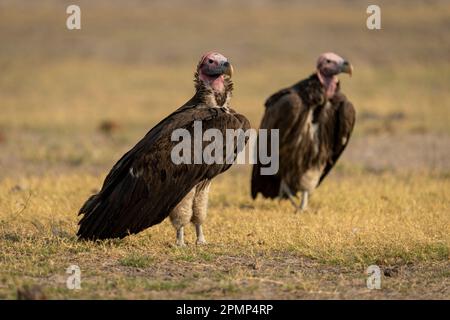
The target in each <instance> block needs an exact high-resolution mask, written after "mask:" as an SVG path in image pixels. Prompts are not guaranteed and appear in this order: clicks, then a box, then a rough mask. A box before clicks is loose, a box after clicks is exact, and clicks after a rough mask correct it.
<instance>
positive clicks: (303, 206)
mask: <svg viewBox="0 0 450 320" xmlns="http://www.w3.org/2000/svg"><path fill="white" fill-rule="evenodd" d="M308 198H309V192H308V191H303V196H302V202H301V203H300V210H301V211H305V210H306V209H307V208H308Z"/></svg>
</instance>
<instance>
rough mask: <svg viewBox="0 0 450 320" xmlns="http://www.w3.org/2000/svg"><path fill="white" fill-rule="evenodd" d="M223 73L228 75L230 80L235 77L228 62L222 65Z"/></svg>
mask: <svg viewBox="0 0 450 320" xmlns="http://www.w3.org/2000/svg"><path fill="white" fill-rule="evenodd" d="M222 73H223V74H226V75H227V76H229V77H230V78H231V77H232V76H233V66H232V65H231V63H229V62H228V61H225V62H224V63H223V64H222Z"/></svg>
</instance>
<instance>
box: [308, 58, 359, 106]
mask: <svg viewBox="0 0 450 320" xmlns="http://www.w3.org/2000/svg"><path fill="white" fill-rule="evenodd" d="M316 69H317V76H318V77H319V80H320V82H321V83H322V85H323V86H324V87H325V89H326V93H327V96H328V98H330V97H332V96H333V95H334V93H335V91H336V87H337V83H338V81H339V80H338V78H337V76H338V75H339V74H340V73H348V74H349V75H350V76H352V73H353V66H352V65H351V64H350V62H348V61H347V60H345V59H344V58H342V57H340V56H338V55H337V54H335V53H333V52H326V53H322V54H321V55H320V56H319V59H317V65H316Z"/></svg>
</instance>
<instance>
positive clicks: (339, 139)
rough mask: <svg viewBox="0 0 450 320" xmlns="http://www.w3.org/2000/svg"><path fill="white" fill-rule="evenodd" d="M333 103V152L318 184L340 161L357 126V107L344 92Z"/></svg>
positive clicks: (336, 96)
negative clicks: (334, 118) (334, 110)
mask: <svg viewBox="0 0 450 320" xmlns="http://www.w3.org/2000/svg"><path fill="white" fill-rule="evenodd" d="M331 103H332V104H335V105H336V106H337V109H336V113H335V117H336V120H335V123H336V126H335V133H334V143H333V152H332V155H331V157H330V158H329V159H328V161H327V164H326V166H325V169H324V170H323V172H322V175H321V177H320V180H319V183H318V185H317V186H319V185H320V183H321V182H322V181H323V179H325V177H326V176H327V174H328V173H329V172H330V170H331V169H332V168H333V167H334V165H335V164H336V162H337V161H338V159H339V157H340V156H341V154H342V152H343V151H344V149H345V148H346V147H347V145H348V142H349V140H350V136H351V134H352V131H353V127H354V126H355V114H356V113H355V108H354V107H353V104H352V103H351V102H350V101H349V100H348V99H347V98H346V97H345V95H344V94H342V93H339V94H336V95H335V97H334V98H333V100H332V101H331Z"/></svg>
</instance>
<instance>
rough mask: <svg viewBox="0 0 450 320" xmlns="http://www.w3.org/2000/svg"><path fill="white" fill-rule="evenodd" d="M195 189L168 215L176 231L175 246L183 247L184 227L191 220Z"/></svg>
mask: <svg viewBox="0 0 450 320" xmlns="http://www.w3.org/2000/svg"><path fill="white" fill-rule="evenodd" d="M194 195H195V187H194V188H193V189H192V190H191V191H189V193H188V194H187V195H186V196H185V197H184V198H183V200H181V202H180V203H179V204H177V206H176V207H175V208H174V209H173V210H172V212H171V213H170V215H169V217H170V221H171V222H172V225H173V226H174V228H175V229H176V230H177V242H176V244H177V246H180V247H184V246H185V243H184V226H185V225H187V224H189V222H190V221H191V219H192V203H193V201H194Z"/></svg>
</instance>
